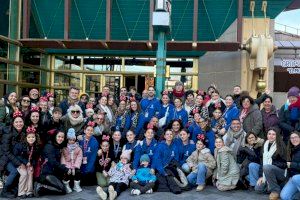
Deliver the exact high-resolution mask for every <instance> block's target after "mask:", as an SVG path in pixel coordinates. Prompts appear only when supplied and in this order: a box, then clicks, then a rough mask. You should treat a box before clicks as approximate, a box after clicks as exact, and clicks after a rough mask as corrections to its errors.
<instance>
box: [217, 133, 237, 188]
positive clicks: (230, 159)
mask: <svg viewBox="0 0 300 200" xmlns="http://www.w3.org/2000/svg"><path fill="white" fill-rule="evenodd" d="M215 144H216V149H215V159H216V162H217V167H216V169H215V171H214V175H213V182H214V184H215V185H216V187H217V189H218V190H220V191H227V190H233V189H234V188H236V185H237V182H238V180H239V177H240V169H239V166H238V165H237V163H236V161H235V159H234V155H233V152H232V150H231V149H230V148H229V147H227V146H225V144H224V141H223V140H222V138H216V140H215Z"/></svg>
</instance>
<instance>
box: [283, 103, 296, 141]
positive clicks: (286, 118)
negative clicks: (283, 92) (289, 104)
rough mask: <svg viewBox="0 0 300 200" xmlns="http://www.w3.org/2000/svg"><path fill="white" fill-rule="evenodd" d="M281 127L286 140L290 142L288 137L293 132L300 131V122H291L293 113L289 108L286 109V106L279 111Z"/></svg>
mask: <svg viewBox="0 0 300 200" xmlns="http://www.w3.org/2000/svg"><path fill="white" fill-rule="evenodd" d="M278 115H279V127H280V128H281V130H282V132H283V137H284V140H285V141H286V140H288V137H289V135H290V133H291V132H292V131H295V130H297V131H299V130H300V123H299V120H300V119H299V120H297V121H292V120H291V117H290V115H291V111H290V110H289V109H288V108H287V109H286V108H285V105H283V106H282V107H281V108H280V110H279V114H278Z"/></svg>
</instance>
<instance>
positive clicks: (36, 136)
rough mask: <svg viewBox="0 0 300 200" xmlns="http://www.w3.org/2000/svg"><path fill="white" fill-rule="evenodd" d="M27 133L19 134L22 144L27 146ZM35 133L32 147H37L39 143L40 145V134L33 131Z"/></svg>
mask: <svg viewBox="0 0 300 200" xmlns="http://www.w3.org/2000/svg"><path fill="white" fill-rule="evenodd" d="M27 135H28V134H27V133H26V134H22V136H21V143H23V144H24V145H26V146H28V143H27ZM34 135H35V138H36V140H35V142H34V148H35V149H39V147H40V145H41V139H40V135H39V134H38V133H34Z"/></svg>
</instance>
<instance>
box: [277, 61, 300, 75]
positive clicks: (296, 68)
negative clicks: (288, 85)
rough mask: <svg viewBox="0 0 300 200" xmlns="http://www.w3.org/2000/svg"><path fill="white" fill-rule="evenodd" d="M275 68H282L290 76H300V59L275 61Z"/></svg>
mask: <svg viewBox="0 0 300 200" xmlns="http://www.w3.org/2000/svg"><path fill="white" fill-rule="evenodd" d="M274 65H275V66H280V67H282V68H284V69H286V71H287V72H288V73H289V74H300V59H288V58H287V59H285V58H283V59H278V58H277V59H275V62H274Z"/></svg>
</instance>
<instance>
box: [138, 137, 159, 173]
mask: <svg viewBox="0 0 300 200" xmlns="http://www.w3.org/2000/svg"><path fill="white" fill-rule="evenodd" d="M156 146H157V141H156V140H155V139H152V141H151V143H150V144H149V146H148V145H147V142H146V139H144V140H143V141H141V142H140V143H139V144H138V145H137V147H136V148H135V153H134V159H133V163H132V164H133V169H137V168H138V167H139V164H140V158H141V156H142V155H144V154H148V156H149V158H150V163H149V164H150V165H152V164H153V156H154V151H155V149H156Z"/></svg>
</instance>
